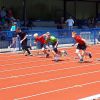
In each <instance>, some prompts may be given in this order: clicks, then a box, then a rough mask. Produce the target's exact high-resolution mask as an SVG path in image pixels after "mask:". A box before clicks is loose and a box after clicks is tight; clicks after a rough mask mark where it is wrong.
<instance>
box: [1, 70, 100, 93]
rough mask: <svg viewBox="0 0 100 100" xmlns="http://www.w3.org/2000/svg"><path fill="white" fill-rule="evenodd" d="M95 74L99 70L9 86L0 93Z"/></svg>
mask: <svg viewBox="0 0 100 100" xmlns="http://www.w3.org/2000/svg"><path fill="white" fill-rule="evenodd" d="M95 73H100V70H99V71H91V72H87V73H81V74H74V75H70V76H64V77H57V78H51V79H47V80H40V81H36V82H30V83H25V84H19V85H14V86H10V87H4V88H0V91H2V90H7V89H11V88H16V87H21V86H27V85H33V84H38V83H44V82H50V81H55V80H61V79H66V78H71V77H79V76H82V75H88V74H95Z"/></svg>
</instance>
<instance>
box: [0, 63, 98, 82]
mask: <svg viewBox="0 0 100 100" xmlns="http://www.w3.org/2000/svg"><path fill="white" fill-rule="evenodd" d="M98 64H100V63H96V64H90V65H83V66H76V67H67V68H66V67H65V68H59V69H55V70H49V71H42V72H37V73H30V74H21V75H15V76H9V77H0V80H4V79H11V78H19V77H26V76H31V75H38V74H44V73H51V72H56V71H63V70H70V69H77V68H86V67H88V66H90V67H91V66H94V65H98Z"/></svg>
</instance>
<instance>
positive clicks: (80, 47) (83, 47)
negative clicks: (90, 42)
mask: <svg viewBox="0 0 100 100" xmlns="http://www.w3.org/2000/svg"><path fill="white" fill-rule="evenodd" d="M86 48H87V46H86V44H83V45H82V44H78V45H77V49H79V50H86Z"/></svg>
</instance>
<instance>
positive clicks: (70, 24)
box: [65, 17, 74, 30]
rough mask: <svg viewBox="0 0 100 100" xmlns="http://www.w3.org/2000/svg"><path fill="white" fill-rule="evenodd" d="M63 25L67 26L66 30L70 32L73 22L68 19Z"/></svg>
mask: <svg viewBox="0 0 100 100" xmlns="http://www.w3.org/2000/svg"><path fill="white" fill-rule="evenodd" d="M65 23H66V25H67V26H68V28H69V29H70V30H71V29H72V28H73V25H74V20H73V19H72V18H71V17H70V18H69V19H67V20H66V21H65Z"/></svg>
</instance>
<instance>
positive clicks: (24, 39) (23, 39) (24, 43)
mask: <svg viewBox="0 0 100 100" xmlns="http://www.w3.org/2000/svg"><path fill="white" fill-rule="evenodd" d="M16 33H17V34H18V35H19V37H20V43H21V46H22V49H23V51H27V54H25V56H27V55H30V56H32V54H31V52H30V51H29V49H28V48H30V47H29V46H27V36H26V33H25V32H22V31H21V29H20V28H17V29H16Z"/></svg>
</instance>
